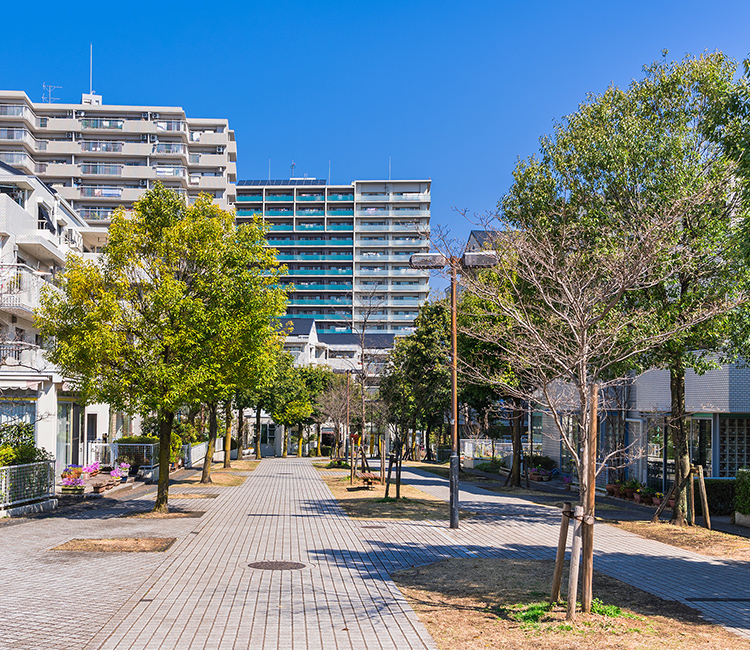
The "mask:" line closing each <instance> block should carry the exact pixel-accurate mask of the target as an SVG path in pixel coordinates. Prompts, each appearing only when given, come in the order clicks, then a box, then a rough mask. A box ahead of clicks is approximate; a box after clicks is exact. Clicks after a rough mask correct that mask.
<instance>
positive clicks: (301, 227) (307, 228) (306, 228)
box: [297, 213, 326, 232]
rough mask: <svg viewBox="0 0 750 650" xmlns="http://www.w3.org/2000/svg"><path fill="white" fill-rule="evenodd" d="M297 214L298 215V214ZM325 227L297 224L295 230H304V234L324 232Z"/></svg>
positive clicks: (321, 225)
mask: <svg viewBox="0 0 750 650" xmlns="http://www.w3.org/2000/svg"><path fill="white" fill-rule="evenodd" d="M298 214H299V213H298ZM325 228H326V227H325V226H324V225H323V224H322V223H298V224H297V230H304V231H306V232H310V231H311V230H312V231H318V230H319V231H324V230H325Z"/></svg>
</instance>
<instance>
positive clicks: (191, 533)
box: [0, 459, 750, 650]
mask: <svg viewBox="0 0 750 650" xmlns="http://www.w3.org/2000/svg"><path fill="white" fill-rule="evenodd" d="M404 479H405V481H407V482H409V483H411V484H413V485H415V486H417V487H419V488H421V489H423V490H424V491H426V492H429V493H431V494H433V495H435V496H438V497H439V498H444V499H447V496H448V482H447V480H446V479H442V478H440V477H437V476H435V475H432V474H429V473H426V472H422V471H419V470H413V469H407V468H404ZM173 492H174V493H183V494H184V493H188V492H197V493H209V494H217V495H218V497H217V498H215V499H184V500H179V499H177V500H173V501H172V502H171V505H174V506H179V507H181V508H185V509H190V510H198V511H205V514H204V515H203V516H202V517H201V518H199V519H194V518H193V519H187V518H185V519H169V520H148V519H120V518H118V515H120V514H122V513H124V512H127V511H128V510H133V509H145V508H148V507H149V505H150V504H151V503H152V501H153V492H150V493H147V494H139V495H136V496H135V498H133V499H132V500H130V501H124V502H121V503H118V504H114V505H113V506H112V507H105V508H96V509H85V510H81V511H79V512H71V513H68V514H66V515H65V516H62V517H59V516H58V517H50V518H44V519H32V520H30V521H28V522H27V523H24V524H22V525H14V526H8V527H1V528H0V579H1V580H2V581H3V598H2V599H0V648H6V647H7V648H9V647H13V648H14V649H24V648H29V649H31V648H35V649H36V648H40V647H44V648H48V649H50V650H53V649H57V648H60V649H62V648H68V647H71V646H76V647H84V648H87V649H89V650H93V649H104V648H108V649H109V648H122V649H125V648H128V649H131V650H136V649H138V650H146V649H156V648H159V649H164V650H167V649H173V650H187V649H203V648H209V649H217V650H219V649H220V650H223V649H230V648H231V649H233V650H234V649H240V648H242V649H248V648H268V649H271V648H273V649H278V650H287V649H289V648H316V649H317V648H320V649H323V648H324V649H326V650H328V649H329V648H337V649H338V648H340V649H344V648H380V649H382V650H385V649H391V648H394V649H395V648H398V649H399V650H401V649H416V648H420V649H425V648H434V647H435V645H434V642H433V641H432V639H431V638H430V636H429V634H428V633H427V631H426V630H425V628H424V627H423V626H422V624H421V623H420V622H419V620H418V619H417V618H416V616H415V614H414V612H413V610H412V609H411V608H410V607H409V605H408V604H407V603H406V601H405V600H404V598H403V597H402V595H401V593H400V591H399V590H398V588H397V587H396V586H395V584H394V583H393V582H392V580H391V579H390V577H389V573H390V572H392V571H394V570H397V569H401V568H405V567H409V566H413V565H417V564H424V563H429V562H434V561H437V560H439V559H443V558H449V557H509V558H510V557H513V558H517V557H525V558H531V559H535V558H538V559H549V558H553V557H554V554H555V547H556V544H557V535H558V527H559V521H560V511H559V510H558V509H556V508H551V507H547V506H544V505H539V504H535V503H531V502H529V501H528V500H523V499H519V498H513V497H508V496H506V495H502V494H498V493H492V492H488V491H486V490H483V489H481V488H478V487H476V486H472V485H470V484H466V485H464V489H463V490H462V492H461V501H462V507H464V508H465V509H467V510H471V511H474V512H477V513H478V515H477V516H476V517H473V518H471V519H468V520H464V521H462V522H461V528H459V529H458V530H450V529H449V528H448V527H447V525H446V522H443V521H440V522H431V521H422V522H412V521H391V520H389V521H373V520H367V521H359V520H352V519H349V518H348V517H346V516H345V515H344V514H343V512H342V511H341V509H340V508H339V507H338V505H337V503H336V502H335V500H334V499H333V498H332V495H331V493H330V491H329V490H328V488H327V487H326V486H325V484H324V483H323V481H322V479H321V478H320V475H319V473H318V472H317V470H315V469H314V468H313V467H312V465H311V463H310V462H309V461H308V460H306V459H299V460H298V459H284V460H282V459H268V460H264V461H263V462H262V463H261V464H260V465H259V466H258V468H257V469H256V470H255V471H254V472H252V473H250V475H249V478H248V480H247V481H246V482H245V483H244V484H243V485H242V486H240V487H236V488H220V487H199V486H179V487H177V486H176V487H174V488H173ZM125 536H128V537H136V536H156V537H176V538H177V542H176V543H175V544H174V545H173V546H172V547H171V548H170V549H169V550H168V551H166V552H165V553H72V552H65V553H62V552H59V551H55V552H51V551H49V550H48V549H49V548H51V547H53V546H55V545H57V544H59V543H61V542H64V541H67V540H69V539H71V538H73V537H125ZM596 542H597V548H596V558H595V564H596V568H597V569H598V570H600V571H603V572H605V573H607V574H610V575H612V576H614V577H617V578H619V579H621V580H624V581H625V582H627V583H629V584H633V585H636V586H638V587H640V588H641V589H646V590H647V591H651V592H652V593H655V594H658V595H660V596H662V597H666V598H672V599H678V600H681V601H682V602H686V603H688V604H689V605H691V606H693V607H696V608H698V609H700V610H702V611H703V612H704V613H705V614H706V615H708V616H710V617H712V618H713V619H714V620H716V621H718V622H721V623H722V624H724V625H727V626H728V627H733V628H734V629H736V630H737V631H738V632H740V633H741V634H743V635H745V636H750V611H749V607H748V605H749V604H750V603H749V602H748V601H750V594H748V592H747V587H746V585H748V584H750V580H749V579H750V570H749V569H748V568H747V567H746V565H744V564H742V563H733V562H726V561H720V560H716V559H712V558H706V557H704V556H700V555H698V554H695V553H691V552H689V551H683V550H680V549H677V548H674V547H671V546H665V545H663V544H660V543H658V542H653V541H650V540H645V539H642V538H639V537H637V536H635V535H631V534H629V533H627V532H624V531H621V530H618V529H615V528H613V527H609V526H598V527H597V533H596ZM613 549H614V550H613ZM269 560H284V561H294V562H300V563H303V564H305V565H306V566H305V568H303V569H292V570H283V571H281V570H278V571H268V570H261V569H254V568H250V567H248V564H249V563H251V562H256V561H269ZM727 598H731V599H734V600H732V601H730V602H724V601H726V599H727ZM740 598H746V600H745V601H740V600H737V599H740ZM696 599H698V600H696Z"/></svg>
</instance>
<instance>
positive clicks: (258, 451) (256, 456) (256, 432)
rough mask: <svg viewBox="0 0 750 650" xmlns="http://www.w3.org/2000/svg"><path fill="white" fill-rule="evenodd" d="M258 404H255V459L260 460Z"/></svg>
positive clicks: (259, 410) (259, 411)
mask: <svg viewBox="0 0 750 650" xmlns="http://www.w3.org/2000/svg"><path fill="white" fill-rule="evenodd" d="M260 414H261V408H260V404H256V406H255V460H260V459H261V458H262V457H263V455H262V454H261V451H260Z"/></svg>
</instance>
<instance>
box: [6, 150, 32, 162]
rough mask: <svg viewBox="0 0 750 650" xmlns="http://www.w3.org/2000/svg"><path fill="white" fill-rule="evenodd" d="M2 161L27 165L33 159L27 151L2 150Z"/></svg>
mask: <svg viewBox="0 0 750 650" xmlns="http://www.w3.org/2000/svg"><path fill="white" fill-rule="evenodd" d="M0 162H4V163H5V164H6V165H27V164H30V162H31V161H30V159H29V157H28V156H27V155H26V154H25V153H22V152H20V151H0Z"/></svg>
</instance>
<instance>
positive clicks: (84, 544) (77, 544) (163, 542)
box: [52, 537, 177, 553]
mask: <svg viewBox="0 0 750 650" xmlns="http://www.w3.org/2000/svg"><path fill="white" fill-rule="evenodd" d="M176 540H177V538H176V537H139V538H135V537H109V538H107V539H71V540H70V541H69V542H65V543H64V544H60V545H59V546H55V548H53V549H52V550H53V551H95V552H98V553H155V552H156V553H158V552H162V551H166V550H167V549H168V548H169V547H170V546H172V544H174V543H175V541H176Z"/></svg>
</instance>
